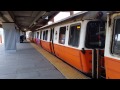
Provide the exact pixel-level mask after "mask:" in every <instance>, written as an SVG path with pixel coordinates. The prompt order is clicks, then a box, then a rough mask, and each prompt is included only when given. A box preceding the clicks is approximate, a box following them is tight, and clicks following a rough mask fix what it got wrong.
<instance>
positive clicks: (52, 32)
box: [50, 28, 55, 54]
mask: <svg viewBox="0 0 120 90" xmlns="http://www.w3.org/2000/svg"><path fill="white" fill-rule="evenodd" d="M50 49H51V53H52V54H55V51H54V28H51V30H50Z"/></svg>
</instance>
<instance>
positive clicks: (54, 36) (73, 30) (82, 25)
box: [34, 12, 105, 75]
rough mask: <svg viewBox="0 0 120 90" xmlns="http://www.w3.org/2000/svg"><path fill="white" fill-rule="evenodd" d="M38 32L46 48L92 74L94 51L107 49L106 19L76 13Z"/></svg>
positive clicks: (40, 42)
mask: <svg viewBox="0 0 120 90" xmlns="http://www.w3.org/2000/svg"><path fill="white" fill-rule="evenodd" d="M98 13H99V12H98ZM96 14H97V13H95V15H96ZM90 15H91V14H90ZM95 15H93V16H95ZM86 16H88V17H89V15H86ZM79 18H80V19H79ZM81 18H82V19H81ZM37 32H39V37H38V39H40V40H39V44H40V45H41V46H42V47H43V48H44V49H46V50H47V51H49V52H51V53H53V54H54V55H56V56H57V57H59V58H61V59H62V60H64V61H65V62H67V63H68V64H70V65H71V66H73V67H75V68H76V69H78V70H80V71H82V72H84V73H86V74H89V75H91V73H92V61H93V59H94V56H93V54H94V53H93V50H94V49H100V50H101V51H102V52H104V46H105V43H104V42H105V20H102V19H98V18H97V19H96V18H92V19H83V16H80V17H77V16H75V17H71V18H70V20H63V21H61V22H59V23H57V24H52V25H47V26H44V27H42V28H39V30H38V31H36V33H37ZM36 33H35V37H34V40H35V42H36V39H37V37H36V35H37V34H36ZM103 54H104V53H103Z"/></svg>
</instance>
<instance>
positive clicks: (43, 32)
mask: <svg viewBox="0 0 120 90" xmlns="http://www.w3.org/2000/svg"><path fill="white" fill-rule="evenodd" d="M43 40H45V31H43Z"/></svg>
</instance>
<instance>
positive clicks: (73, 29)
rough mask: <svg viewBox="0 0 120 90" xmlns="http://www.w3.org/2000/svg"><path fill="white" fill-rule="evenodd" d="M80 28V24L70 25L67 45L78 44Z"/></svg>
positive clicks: (75, 45) (76, 45)
mask: <svg viewBox="0 0 120 90" xmlns="http://www.w3.org/2000/svg"><path fill="white" fill-rule="evenodd" d="M80 28H81V24H75V25H71V26H70V31H69V41H68V45H71V46H73V47H78V46H79V37H80Z"/></svg>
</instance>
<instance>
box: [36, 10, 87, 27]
mask: <svg viewBox="0 0 120 90" xmlns="http://www.w3.org/2000/svg"><path fill="white" fill-rule="evenodd" d="M87 12H88V11H82V12H79V13H76V14H74V15H71V16H68V17H67V18H64V19H61V20H59V21H57V22H54V23H52V24H50V25H45V26H43V27H40V28H38V29H42V28H45V27H48V26H52V25H55V24H57V23H60V22H63V21H66V20H68V19H71V18H73V17H76V16H78V15H83V14H85V13H87Z"/></svg>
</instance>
